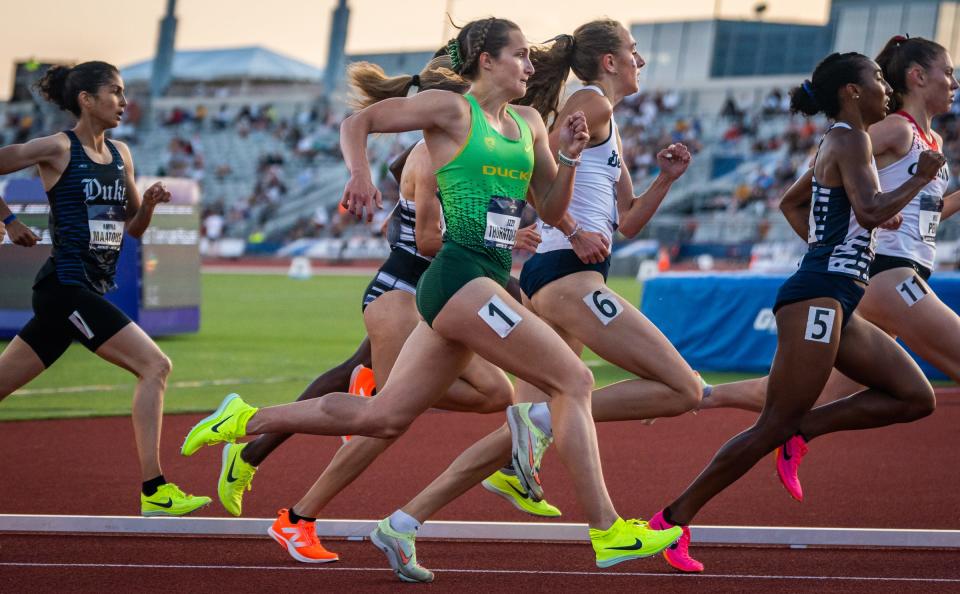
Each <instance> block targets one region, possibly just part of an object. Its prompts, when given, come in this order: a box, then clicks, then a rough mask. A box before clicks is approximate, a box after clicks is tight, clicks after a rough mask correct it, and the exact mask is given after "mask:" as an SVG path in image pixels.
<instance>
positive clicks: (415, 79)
mask: <svg viewBox="0 0 960 594" xmlns="http://www.w3.org/2000/svg"><path fill="white" fill-rule="evenodd" d="M410 86H411V87H417V88H418V89H419V88H420V75H419V74H414V75H413V76H411V77H410Z"/></svg>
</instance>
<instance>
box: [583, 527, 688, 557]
mask: <svg viewBox="0 0 960 594" xmlns="http://www.w3.org/2000/svg"><path fill="white" fill-rule="evenodd" d="M681 536H683V530H681V529H680V527H679V526H674V527H673V528H668V529H666V530H654V529H652V528H650V527H649V526H648V525H647V523H646V522H644V521H643V520H624V519H623V518H617V521H616V522H614V523H613V526H610V528H608V529H606V530H596V529H594V528H591V529H590V542H591V543H592V544H593V551H594V552H595V553H596V554H597V567H610V566H612V565H616V564H617V563H622V562H624V561H629V560H631V559H642V558H644V557H649V556H651V555H656V554H657V553H659V552H660V551H662V550H664V549H665V548H667V547H669V546H670V545H672V544H673V543H675V542H677V540H678V539H679V538H680V537H681Z"/></svg>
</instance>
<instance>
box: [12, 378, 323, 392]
mask: <svg viewBox="0 0 960 594" xmlns="http://www.w3.org/2000/svg"><path fill="white" fill-rule="evenodd" d="M315 377H316V376H314V375H286V376H276V377H261V378H254V377H231V378H223V379H212V380H182V381H179V382H171V383H169V384H167V389H175V388H209V387H211V386H243V385H247V384H282V383H284V382H292V381H303V380H307V379H313V378H315ZM135 387H136V386H135V385H134V384H96V385H92V386H64V387H62V388H34V389H27V390H18V391H16V392H14V393H13V394H12V396H35V395H38V394H77V393H82V392H107V391H111V390H125V389H126V390H132V389H134V388H135Z"/></svg>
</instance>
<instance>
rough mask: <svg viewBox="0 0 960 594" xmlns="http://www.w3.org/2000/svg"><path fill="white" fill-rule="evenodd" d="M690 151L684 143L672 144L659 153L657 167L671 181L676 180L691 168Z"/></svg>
mask: <svg viewBox="0 0 960 594" xmlns="http://www.w3.org/2000/svg"><path fill="white" fill-rule="evenodd" d="M691 159H692V157H691V156H690V150H689V149H687V147H686V145H684V144H682V143H679V142H678V143H676V144H671V145H670V146H668V147H667V148H665V149H663V150H662V151H660V152H659V153H657V167H659V168H660V171H662V172H663V174H664V175H666V176H667V177H668V178H669V179H671V180H676V179H677V178H679V177H680V176H681V175H683V173H684V172H685V171H686V170H687V167H689V166H690V161H691Z"/></svg>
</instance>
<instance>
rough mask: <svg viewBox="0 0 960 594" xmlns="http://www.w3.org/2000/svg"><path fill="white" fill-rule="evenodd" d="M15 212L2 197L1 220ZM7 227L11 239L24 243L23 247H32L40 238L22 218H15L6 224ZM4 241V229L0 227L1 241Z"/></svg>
mask: <svg viewBox="0 0 960 594" xmlns="http://www.w3.org/2000/svg"><path fill="white" fill-rule="evenodd" d="M11 215H13V212H12V211H11V210H10V207H9V206H7V203H6V201H4V199H3V198H0V221H5V220H7V219H8V218H9V217H10V216H11ZM4 226H5V227H6V232H7V234H9V235H10V241H11V242H13V243H15V244H17V245H22V246H23V247H31V246H34V245H36V243H37V242H38V241H40V238H39V237H37V236H36V235H35V234H34V232H33V231H31V230H30V227H27V226H26V225H24V224H23V223H22V222H20V219H17V218H14V219H13V220H11V221H10V222H9V223H6V224H5V225H4ZM2 242H3V230H2V229H0V243H2Z"/></svg>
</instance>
